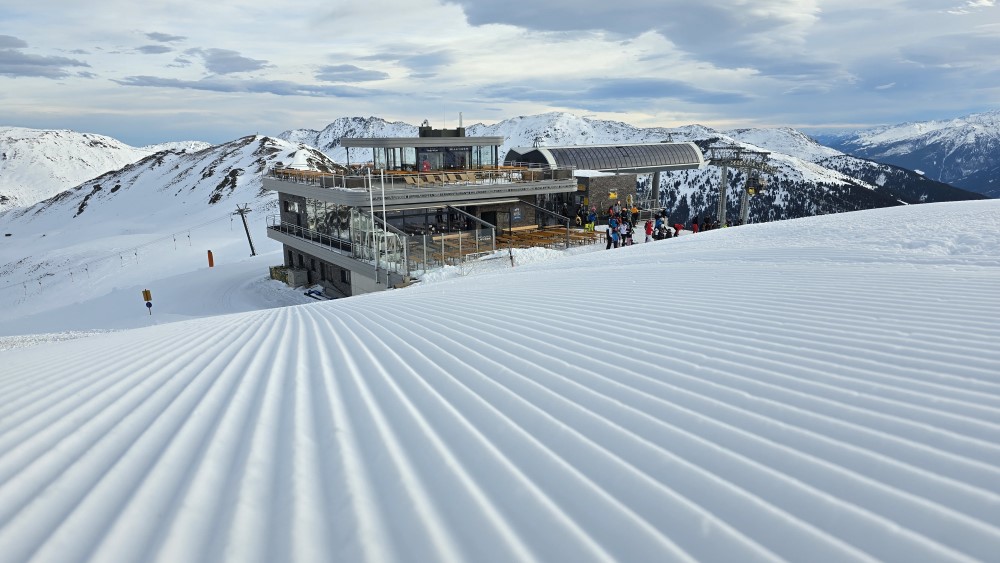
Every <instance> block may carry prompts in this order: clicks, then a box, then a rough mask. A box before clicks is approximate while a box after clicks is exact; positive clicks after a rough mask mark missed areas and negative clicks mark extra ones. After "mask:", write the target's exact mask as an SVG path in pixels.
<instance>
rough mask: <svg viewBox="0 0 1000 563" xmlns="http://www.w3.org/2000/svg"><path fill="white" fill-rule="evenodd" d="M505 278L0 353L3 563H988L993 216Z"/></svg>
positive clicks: (744, 238)
mask: <svg viewBox="0 0 1000 563" xmlns="http://www.w3.org/2000/svg"><path fill="white" fill-rule="evenodd" d="M510 258H511V255H510V254H508V253H498V255H497V256H494V257H491V259H488V260H484V261H481V262H477V263H472V264H469V265H468V266H467V267H463V268H453V269H450V270H448V271H439V272H437V273H435V274H434V275H430V274H428V275H426V276H424V279H423V280H422V281H421V283H419V284H417V285H415V286H411V287H409V288H406V289H399V290H392V291H388V292H383V293H377V294H368V295H362V296H358V297H352V298H347V299H339V300H332V301H323V302H312V303H309V304H306V305H298V306H288V307H274V308H266V309H261V310H256V311H249V312H243V313H237V314H229V315H217V313H219V312H220V309H222V308H223V307H208V308H206V310H205V311H203V313H204V314H203V315H202V318H196V319H192V320H183V321H180V320H178V321H177V322H162V323H161V324H156V325H155V326H147V327H144V328H133V329H129V330H118V331H114V332H110V333H99V334H92V335H90V336H86V337H82V338H74V337H73V336H74V335H73V333H63V336H60V337H57V338H53V339H52V340H58V341H50V342H43V340H44V338H42V337H39V339H38V340H37V341H36V343H35V345H34V346H27V347H11V349H8V350H5V351H2V352H0V553H2V554H3V559H4V561H14V562H18V561H28V560H37V561H138V560H142V561H146V560H156V561H240V562H250V561H362V560H367V561H393V560H400V561H533V560H539V561H591V560H594V561H607V560H617V561H670V560H711V561H750V560H780V559H790V560H795V561H848V560H874V559H880V560H889V561H908V562H909V561H951V560H954V561H967V560H975V559H978V560H996V558H997V554H998V553H1000V348H998V347H997V345H996V343H997V342H998V341H1000V291H998V288H1000V202H998V201H995V200H992V201H975V202H962V203H947V204H928V205H919V206H906V207H899V208H888V209H880V210H872V211H863V212H856V213H849V214H840V215H829V216H822V217H813V218H806V219H797V220H791V221H785V222H780V223H770V224H759V225H749V226H744V227H735V228H728V229H720V230H715V231H709V232H704V233H699V234H697V235H692V234H685V235H682V236H680V237H678V238H675V239H671V240H665V241H657V242H653V243H649V244H639V245H635V246H632V247H627V248H622V249H613V250H607V251H606V250H604V249H603V247H599V248H595V247H591V248H589V249H586V250H582V251H581V250H577V251H575V253H571V254H566V253H562V252H559V251H554V250H544V251H543V250H538V251H533V252H529V253H524V254H521V255H515V256H514V265H513V266H511V263H510ZM519 258H521V260H519ZM244 262H245V264H244ZM250 263H251V259H249V258H248V259H245V260H242V261H241V260H233V261H232V264H231V265H230V266H228V267H229V268H231V271H228V272H226V271H222V270H219V271H214V270H213V271H208V270H207V268H206V269H205V270H200V271H194V272H190V273H188V274H186V275H181V276H178V277H168V276H161V277H159V278H156V279H150V281H149V286H151V287H152V288H153V291H154V301H155V302H156V305H155V306H154V310H153V315H148V313H147V312H146V311H145V310H144V308H143V307H142V306H141V302H139V294H138V293H135V294H134V295H133V294H132V293H133V290H132V289H130V290H129V292H128V293H129V294H128V295H124V294H123V295H122V296H121V299H126V298H127V299H128V300H129V303H128V307H126V306H124V305H122V306H121V307H118V306H116V305H115V304H113V303H111V302H110V300H109V301H108V302H104V303H97V302H95V301H94V300H89V301H84V302H82V303H80V304H79V305H78V306H75V307H74V306H72V305H71V304H67V305H65V306H63V307H61V308H60V310H59V313H58V316H59V317H60V318H61V319H63V320H64V321H65V322H64V324H63V325H62V326H63V328H64V329H65V330H69V329H70V328H71V327H72V325H73V324H74V322H71V321H70V320H69V319H77V320H78V321H79V322H76V323H75V324H76V325H79V326H84V325H86V326H90V327H92V328H100V325H101V324H102V323H91V322H89V321H87V320H88V319H90V318H91V316H93V315H95V314H99V313H98V311H101V313H100V314H106V315H107V319H108V320H107V322H105V323H103V324H104V326H105V327H111V328H113V327H124V326H134V319H135V318H136V317H137V316H141V315H146V316H147V317H151V318H157V319H160V318H161V317H165V318H164V319H163V320H164V321H171V320H174V319H181V318H188V319H190V317H194V316H199V315H198V312H197V311H196V310H193V309H196V308H194V307H191V308H188V309H185V310H183V311H172V310H171V309H170V307H178V305H176V303H175V302H174V301H173V299H172V298H171V299H165V301H169V302H171V303H174V304H173V305H171V304H168V303H163V304H162V305H161V303H160V301H159V300H158V297H159V296H160V295H170V294H171V293H172V292H173V293H174V294H176V295H181V294H183V295H187V296H190V295H192V294H193V293H195V292H198V291H201V292H204V294H205V303H206V304H207V302H208V301H211V300H215V299H220V296H224V295H229V296H230V298H229V299H230V301H231V302H232V303H239V304H240V305H239V306H238V307H237V306H234V308H239V307H250V306H252V305H253V304H254V303H259V304H261V305H263V306H271V307H273V306H274V305H276V304H277V303H275V301H276V298H275V299H270V298H262V297H261V294H266V293H269V292H272V289H271V288H269V287H267V284H266V283H263V281H261V278H262V276H263V275H264V272H263V271H258V272H256V273H254V272H252V271H251V270H252V269H253V268H251V267H250ZM137 267H138V266H137ZM254 267H256V265H254ZM261 267H263V264H261ZM255 276H256V277H255ZM240 279H242V280H243V281H238V280H240ZM265 281H266V280H265ZM139 287H140V286H135V288H133V289H138V288H139ZM273 291H274V292H277V293H281V292H282V291H285V290H278V289H277V288H276V289H274V290H273ZM287 291H288V292H290V293H296V294H299V293H300V292H293V291H292V290H287ZM116 315H118V316H119V317H117V318H118V320H113V319H115V318H116V317H115V316H116ZM38 322H41V321H38ZM8 326H9V325H8ZM49 326H50V327H52V328H55V327H57V326H58V323H55V322H53V323H52V324H51V325H49ZM22 336H23V335H22ZM76 336H79V335H76Z"/></svg>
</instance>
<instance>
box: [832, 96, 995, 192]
mask: <svg viewBox="0 0 1000 563" xmlns="http://www.w3.org/2000/svg"><path fill="white" fill-rule="evenodd" d="M824 142H825V143H827V144H828V145H830V146H832V147H834V148H836V149H839V150H842V151H844V152H846V153H849V154H853V155H856V156H861V157H865V158H870V159H873V160H877V161H880V162H885V163H888V164H894V165H896V166H901V167H903V168H908V169H911V170H920V171H922V172H923V173H924V174H926V175H927V177H929V178H931V179H933V180H937V181H940V182H945V183H948V184H951V185H953V186H956V187H959V188H963V189H965V190H971V191H974V192H977V193H981V194H985V195H987V196H989V197H1000V110H995V111H990V112H985V113H977V114H971V115H967V116H964V117H959V118H956V119H951V120H946V121H924V122H916V123H903V124H899V125H891V126H886V127H876V128H873V129H865V130H861V131H855V132H853V133H847V134H844V135H838V136H830V137H827V138H824Z"/></svg>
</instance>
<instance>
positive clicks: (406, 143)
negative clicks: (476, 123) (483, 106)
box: [340, 137, 505, 149]
mask: <svg viewBox="0 0 1000 563" xmlns="http://www.w3.org/2000/svg"><path fill="white" fill-rule="evenodd" d="M504 140H505V139H504V137H352V138H349V139H341V140H340V146H342V147H345V148H358V147H362V148H374V149H381V148H390V149H401V148H409V147H486V146H500V145H502V144H503V143H504Z"/></svg>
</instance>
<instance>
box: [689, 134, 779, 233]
mask: <svg viewBox="0 0 1000 563" xmlns="http://www.w3.org/2000/svg"><path fill="white" fill-rule="evenodd" d="M706 152H707V153H708V154H707V155H706V156H707V157H708V163H709V164H714V165H715V166H720V167H722V179H721V180H720V182H719V209H718V213H717V220H718V222H719V226H720V227H725V226H726V187H727V186H728V185H729V169H730V168H736V169H739V170H746V173H747V185H746V186H745V187H744V189H743V193H742V194H741V196H740V222H741V223H746V222H747V215H748V214H749V208H750V201H749V200H750V196H751V195H755V194H757V193H759V192H760V190H762V189H763V188H764V186H765V183H764V180H763V179H762V178H761V174H774V173H775V172H776V169H775V168H774V167H773V166H771V165H770V164H768V160H769V155H770V154H771V153H769V152H765V151H755V150H750V149H748V148H746V147H742V146H739V145H716V146H712V147H708V149H706Z"/></svg>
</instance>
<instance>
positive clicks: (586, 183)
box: [576, 174, 637, 221]
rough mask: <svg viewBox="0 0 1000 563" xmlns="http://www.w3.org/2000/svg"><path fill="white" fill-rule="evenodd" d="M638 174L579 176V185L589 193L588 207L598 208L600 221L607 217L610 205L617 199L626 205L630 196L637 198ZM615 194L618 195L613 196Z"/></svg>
mask: <svg viewBox="0 0 1000 563" xmlns="http://www.w3.org/2000/svg"><path fill="white" fill-rule="evenodd" d="M636 180H637V175H636V174H615V175H613V176H584V177H577V179H576V181H577V184H578V185H581V186H583V187H584V189H585V190H586V193H587V202H588V207H590V206H593V207H596V208H597V215H598V217H599V219H598V221H600V220H602V219H603V218H606V215H607V212H608V207H610V206H611V205H614V203H615V202H616V201H618V202H621V204H622V205H623V206H624V205H625V204H626V202H627V201H628V196H632V199H633V200H635V199H636V196H637V194H636ZM612 194H614V195H615V196H616V197H615V198H612V197H611V195H612Z"/></svg>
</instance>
